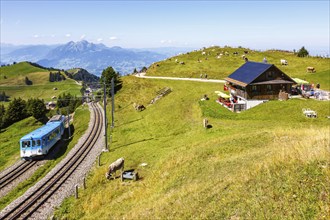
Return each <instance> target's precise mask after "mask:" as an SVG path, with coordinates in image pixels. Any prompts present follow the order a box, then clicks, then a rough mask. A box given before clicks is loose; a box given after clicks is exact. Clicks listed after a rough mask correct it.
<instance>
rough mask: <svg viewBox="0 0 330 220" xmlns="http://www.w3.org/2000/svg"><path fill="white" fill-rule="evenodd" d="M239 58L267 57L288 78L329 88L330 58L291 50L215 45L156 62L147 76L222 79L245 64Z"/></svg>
mask: <svg viewBox="0 0 330 220" xmlns="http://www.w3.org/2000/svg"><path fill="white" fill-rule="evenodd" d="M242 56H245V57H246V58H247V59H248V60H249V61H254V62H263V59H264V58H266V60H267V62H268V63H269V64H275V65H276V66H277V67H278V68H279V69H281V70H282V71H283V72H285V73H286V74H287V75H289V76H291V77H298V78H304V79H306V80H310V81H312V82H317V81H320V80H322V81H323V84H324V85H326V87H327V88H329V87H330V85H329V84H330V83H329V80H330V79H329V73H330V66H329V60H330V59H329V58H320V57H303V58H301V57H297V56H296V54H294V53H293V52H291V51H283V50H267V51H256V50H252V49H248V48H233V47H218V46H214V47H209V48H202V49H200V50H194V51H191V52H187V53H184V54H179V55H177V56H174V57H170V58H167V59H166V60H163V61H159V62H155V63H153V64H152V65H151V66H150V67H149V68H148V70H147V72H146V75H147V76H171V77H188V78H196V77H197V78H198V77H200V75H201V74H207V75H208V77H209V78H212V79H224V78H225V77H227V76H228V75H230V74H231V73H232V72H233V71H235V70H236V69H237V68H238V67H240V66H241V65H242V64H244V63H245V60H244V59H243V58H242ZM281 59H285V60H287V61H288V65H281V62H280V60H281ZM180 63H181V64H180ZM308 66H313V67H314V68H315V69H316V73H315V74H311V73H307V72H306V68H307V67H308Z"/></svg>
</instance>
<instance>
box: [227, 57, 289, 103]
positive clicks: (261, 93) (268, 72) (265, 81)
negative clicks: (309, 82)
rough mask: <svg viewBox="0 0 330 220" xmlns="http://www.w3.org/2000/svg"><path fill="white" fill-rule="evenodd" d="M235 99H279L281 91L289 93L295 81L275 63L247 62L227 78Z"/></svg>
mask: <svg viewBox="0 0 330 220" xmlns="http://www.w3.org/2000/svg"><path fill="white" fill-rule="evenodd" d="M225 80H226V82H227V87H228V88H229V90H230V94H231V95H232V96H233V98H234V99H235V98H236V99H237V98H238V99H244V100H269V99H278V97H279V93H280V91H282V92H286V93H289V94H290V92H291V87H292V85H293V84H295V81H294V80H293V79H291V78H290V77H289V76H288V75H286V74H285V73H283V72H282V71H281V70H280V69H278V68H277V67H276V66H275V65H274V64H267V63H258V62H246V63H245V64H243V65H242V66H241V67H239V68H238V69H237V70H236V71H235V72H233V73H232V74H230V75H229V76H228V77H227V78H225Z"/></svg>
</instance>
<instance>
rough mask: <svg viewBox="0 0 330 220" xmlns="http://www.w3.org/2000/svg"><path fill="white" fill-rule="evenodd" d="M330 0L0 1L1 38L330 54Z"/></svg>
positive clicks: (17, 41) (7, 40)
mask: <svg viewBox="0 0 330 220" xmlns="http://www.w3.org/2000/svg"><path fill="white" fill-rule="evenodd" d="M329 7H330V6H329V1H328V0H325V1H78V0H75V1H55V0H53V1H40V0H39V1H15V0H14V1H13V0H11V1H9V0H1V15H0V19H1V21H0V22H1V43H12V44H59V43H66V42H68V41H71V40H73V41H79V40H81V39H85V40H88V41H91V42H94V43H104V44H105V45H107V46H115V45H116V46H121V47H126V48H146V47H169V46H175V47H195V48H201V47H203V46H210V45H219V46H224V45H229V46H244V47H249V48H252V49H272V48H277V49H290V50H292V49H299V48H300V47H301V46H305V47H306V48H307V49H310V50H319V51H326V52H327V53H328V54H329V40H330V39H329V27H330V26H329V20H330V18H329Z"/></svg>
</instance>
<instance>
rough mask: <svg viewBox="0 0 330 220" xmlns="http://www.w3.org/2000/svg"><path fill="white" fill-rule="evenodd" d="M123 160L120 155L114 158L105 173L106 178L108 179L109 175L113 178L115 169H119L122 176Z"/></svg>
mask: <svg viewBox="0 0 330 220" xmlns="http://www.w3.org/2000/svg"><path fill="white" fill-rule="evenodd" d="M124 162H125V161H124V158H123V157H122V158H119V159H118V160H116V161H115V162H113V163H112V164H110V166H109V168H108V171H107V172H106V173H105V177H106V178H107V179H110V178H111V177H112V178H113V179H115V178H116V172H117V170H120V171H121V176H122V174H123V171H124Z"/></svg>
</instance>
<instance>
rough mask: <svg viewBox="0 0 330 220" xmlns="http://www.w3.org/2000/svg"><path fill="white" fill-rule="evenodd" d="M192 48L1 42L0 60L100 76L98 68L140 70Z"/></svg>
mask: <svg viewBox="0 0 330 220" xmlns="http://www.w3.org/2000/svg"><path fill="white" fill-rule="evenodd" d="M190 50H192V49H191V48H149V49H124V48H121V47H107V46H106V45H104V44H94V43H90V42H88V41H85V40H82V41H78V42H73V41H70V42H68V43H66V44H63V45H30V46H15V45H9V44H1V59H0V63H1V65H3V64H10V63H13V62H21V61H30V62H35V63H38V64H39V65H42V66H45V67H54V68H59V69H72V68H84V69H86V70H87V71H88V72H90V73H93V74H94V75H97V76H100V75H101V73H102V70H103V69H105V68H106V67H108V66H112V67H113V68H114V69H115V70H116V71H118V72H119V73H121V74H122V75H126V74H129V73H132V72H133V70H134V68H136V69H137V70H140V69H141V68H142V67H148V66H150V64H152V63H154V62H157V61H160V60H163V59H165V58H167V57H170V56H173V55H176V54H178V53H183V52H187V51H190Z"/></svg>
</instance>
